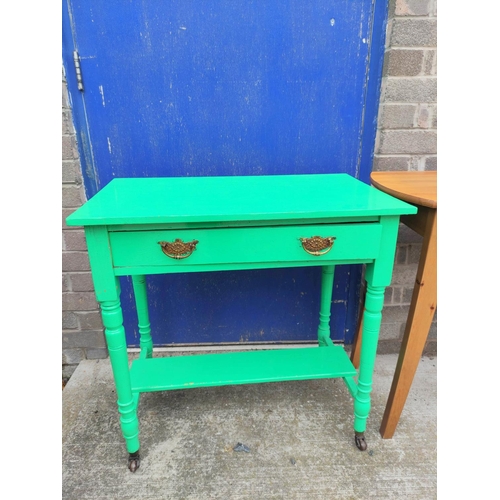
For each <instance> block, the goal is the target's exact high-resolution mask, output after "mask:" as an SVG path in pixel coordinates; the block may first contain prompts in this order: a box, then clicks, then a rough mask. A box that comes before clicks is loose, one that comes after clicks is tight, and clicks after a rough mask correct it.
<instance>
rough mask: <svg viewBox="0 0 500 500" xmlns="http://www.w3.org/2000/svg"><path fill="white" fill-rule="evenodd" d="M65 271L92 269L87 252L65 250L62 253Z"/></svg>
mask: <svg viewBox="0 0 500 500" xmlns="http://www.w3.org/2000/svg"><path fill="white" fill-rule="evenodd" d="M62 270H63V271H90V262H89V256H88V254H87V252H64V253H63V254H62Z"/></svg>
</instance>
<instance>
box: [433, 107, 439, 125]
mask: <svg viewBox="0 0 500 500" xmlns="http://www.w3.org/2000/svg"><path fill="white" fill-rule="evenodd" d="M437 123H438V117H437V106H434V107H433V111H432V128H437Z"/></svg>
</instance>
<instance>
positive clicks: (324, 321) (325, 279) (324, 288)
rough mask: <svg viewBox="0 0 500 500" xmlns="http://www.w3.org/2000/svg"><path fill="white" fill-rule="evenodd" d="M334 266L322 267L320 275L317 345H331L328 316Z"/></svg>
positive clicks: (330, 304)
mask: <svg viewBox="0 0 500 500" xmlns="http://www.w3.org/2000/svg"><path fill="white" fill-rule="evenodd" d="M334 271H335V266H323V269H322V273H321V303H320V310H319V326H318V344H319V345H320V346H327V345H332V344H333V342H332V340H331V338H330V315H331V309H332V294H333V275H334Z"/></svg>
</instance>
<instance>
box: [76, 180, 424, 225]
mask: <svg viewBox="0 0 500 500" xmlns="http://www.w3.org/2000/svg"><path fill="white" fill-rule="evenodd" d="M413 213H416V208H415V207H413V206H411V205H408V204H407V203H404V202H402V201H400V200H398V199H396V198H394V197H391V196H389V195H386V194H385V193H383V192H381V191H379V190H377V189H375V188H373V187H371V186H368V185H367V184H364V183H363V182H361V181H359V180H356V179H354V178H353V177H351V176H349V175H347V174H312V175H269V176H227V177H174V178H172V177H170V178H166V177H165V178H134V179H130V178H127V179H113V180H112V181H111V182H110V183H109V184H108V185H107V186H105V187H104V188H103V189H101V191H99V192H98V193H97V194H96V195H95V196H94V197H93V198H92V199H91V200H89V201H88V202H87V203H86V204H85V205H83V206H82V207H81V208H79V209H78V210H77V211H76V212H75V213H73V214H72V215H70V216H69V217H68V218H67V220H66V222H67V224H68V225H69V226H80V225H103V224H104V225H110V224H155V223H183V222H184V223H185V222H193V221H195V222H207V221H210V222H216V221H225V222H230V221H245V220H246V221H248V220H260V221H264V220H294V219H304V218H306V219H314V218H329V217H338V216H343V217H346V216H350V217H356V216H359V217H363V216H372V215H375V216H380V215H401V214H413Z"/></svg>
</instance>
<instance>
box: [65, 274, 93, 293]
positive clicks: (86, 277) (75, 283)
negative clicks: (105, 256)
mask: <svg viewBox="0 0 500 500" xmlns="http://www.w3.org/2000/svg"><path fill="white" fill-rule="evenodd" d="M69 279H70V281H71V290H72V291H73V292H93V291H94V283H93V282H92V275H91V274H90V273H71V274H70V275H69Z"/></svg>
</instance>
